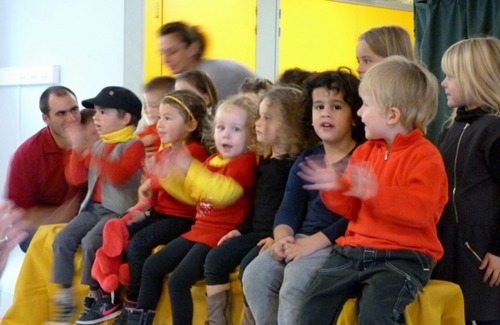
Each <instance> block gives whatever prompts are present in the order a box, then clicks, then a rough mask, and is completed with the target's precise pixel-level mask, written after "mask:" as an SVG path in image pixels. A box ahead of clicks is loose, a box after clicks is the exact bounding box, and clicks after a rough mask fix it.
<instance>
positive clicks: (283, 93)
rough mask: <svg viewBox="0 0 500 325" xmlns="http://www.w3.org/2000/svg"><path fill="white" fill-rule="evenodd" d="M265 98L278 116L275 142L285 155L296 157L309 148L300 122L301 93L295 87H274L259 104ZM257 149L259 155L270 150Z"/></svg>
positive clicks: (302, 99)
mask: <svg viewBox="0 0 500 325" xmlns="http://www.w3.org/2000/svg"><path fill="white" fill-rule="evenodd" d="M266 98H267V99H268V100H269V103H270V106H271V107H272V109H273V110H276V111H278V115H279V118H278V132H277V137H278V138H277V141H276V142H277V143H278V145H280V146H281V147H282V148H284V150H285V153H286V154H288V155H290V156H297V155H298V154H299V153H301V152H302V151H303V150H305V149H306V148H307V147H309V142H308V141H305V139H306V130H305V125H304V123H302V120H301V114H302V107H303V105H302V104H303V101H304V96H303V94H302V92H301V91H300V90H299V89H297V88H295V87H293V88H292V87H281V86H274V87H273V88H271V89H269V90H267V91H265V92H264V93H263V94H262V96H261V99H260V102H261V103H262V101H263V100H264V99H266ZM258 149H259V152H261V153H266V152H268V149H271V150H272V148H264V147H263V146H262V145H261V144H259V145H258Z"/></svg>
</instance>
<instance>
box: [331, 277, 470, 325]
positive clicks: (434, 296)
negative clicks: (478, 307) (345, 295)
mask: <svg viewBox="0 0 500 325" xmlns="http://www.w3.org/2000/svg"><path fill="white" fill-rule="evenodd" d="M355 303H356V299H349V300H348V301H347V302H346V303H345V304H344V307H343V308H342V311H341V313H340V315H339V319H338V320H337V325H356V324H357V323H358V322H357V320H356V309H355ZM405 320H406V324H407V325H421V324H433V325H439V324H442V325H463V324H465V314H464V298H463V295H462V291H461V290H460V287H459V286H458V285H456V284H454V283H451V282H446V281H439V280H431V281H430V282H429V283H428V284H427V285H426V286H425V287H424V289H423V290H422V292H420V293H419V295H418V297H417V299H416V300H415V301H414V302H412V303H411V304H410V305H408V307H407V308H406V311H405Z"/></svg>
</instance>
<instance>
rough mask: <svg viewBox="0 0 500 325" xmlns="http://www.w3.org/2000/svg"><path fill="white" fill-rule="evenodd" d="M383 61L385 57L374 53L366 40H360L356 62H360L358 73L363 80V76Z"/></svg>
mask: <svg viewBox="0 0 500 325" xmlns="http://www.w3.org/2000/svg"><path fill="white" fill-rule="evenodd" d="M383 59H384V58H383V57H381V56H380V55H377V54H375V52H373V50H372V49H371V48H370V46H369V45H368V43H367V42H366V41H365V40H360V41H359V42H358V46H357V47H356V60H357V61H358V68H357V69H356V71H357V72H358V74H359V78H363V75H364V74H365V73H366V72H367V71H368V70H369V69H370V68H371V67H373V66H374V65H375V64H377V63H379V62H381V61H382V60H383Z"/></svg>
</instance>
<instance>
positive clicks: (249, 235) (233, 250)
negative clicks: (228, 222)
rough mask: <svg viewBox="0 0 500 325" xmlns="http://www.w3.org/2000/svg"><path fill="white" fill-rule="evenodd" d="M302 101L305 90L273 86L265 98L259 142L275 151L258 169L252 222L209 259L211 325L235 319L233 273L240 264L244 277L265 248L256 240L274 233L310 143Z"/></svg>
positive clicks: (258, 124) (222, 242) (226, 239)
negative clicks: (292, 174)
mask: <svg viewBox="0 0 500 325" xmlns="http://www.w3.org/2000/svg"><path fill="white" fill-rule="evenodd" d="M302 101H303V98H302V93H301V92H300V91H299V90H296V89H293V88H288V87H277V88H272V89H270V90H268V91H266V92H264V93H263V95H262V97H261V100H260V105H259V118H258V120H257V121H256V122H255V128H256V133H257V141H258V143H259V146H260V147H261V148H260V149H261V151H262V152H263V153H270V154H269V155H268V157H266V158H264V159H263V160H261V161H260V163H259V167H258V169H257V184H256V191H255V206H254V209H253V213H252V214H251V216H250V217H247V218H246V220H249V222H245V223H243V224H241V225H240V226H239V227H238V228H237V229H234V230H231V231H230V232H229V233H227V234H226V235H225V236H224V237H222V238H221V240H220V241H219V243H218V246H217V247H216V248H214V249H212V250H211V251H210V253H209V254H208V256H207V259H206V261H205V277H206V282H207V307H208V322H207V324H227V323H230V321H229V320H230V317H231V316H230V314H229V312H230V295H231V292H230V288H231V287H230V283H229V275H230V273H231V272H233V271H234V269H235V268H236V267H237V266H238V265H239V264H240V263H241V264H242V265H241V266H240V279H241V275H242V274H243V270H244V268H245V266H246V265H247V264H248V263H249V262H250V261H251V260H252V259H253V258H254V257H255V256H257V254H258V252H259V250H260V246H257V244H258V243H260V245H263V244H264V242H262V243H261V240H262V239H264V238H266V237H270V236H271V235H272V226H273V221H274V215H275V213H276V211H277V210H278V207H279V205H280V203H281V198H282V197H283V192H284V191H285V184H286V180H287V178H288V173H289V171H290V168H291V167H292V164H293V162H294V161H295V158H296V156H297V155H298V154H299V153H300V152H301V151H302V150H303V149H305V147H306V145H308V142H307V141H305V136H306V134H305V124H304V123H302V121H301V120H300V114H301V110H302ZM243 259H244V260H245V262H243V261H242V260H243ZM246 312H247V313H248V310H246Z"/></svg>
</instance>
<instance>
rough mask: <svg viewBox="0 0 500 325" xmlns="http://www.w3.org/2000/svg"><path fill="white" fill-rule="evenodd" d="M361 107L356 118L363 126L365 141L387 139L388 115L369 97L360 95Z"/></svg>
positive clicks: (387, 140)
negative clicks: (359, 118)
mask: <svg viewBox="0 0 500 325" xmlns="http://www.w3.org/2000/svg"><path fill="white" fill-rule="evenodd" d="M361 98H362V99H363V105H362V106H361V108H360V109H359V110H358V116H359V117H361V121H363V123H364V124H365V135H366V139H367V140H375V139H384V140H386V142H389V141H390V139H387V130H388V116H387V115H388V114H385V113H384V111H383V110H382V108H381V107H380V106H379V105H378V104H377V103H376V102H375V99H374V98H373V96H371V95H361Z"/></svg>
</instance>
